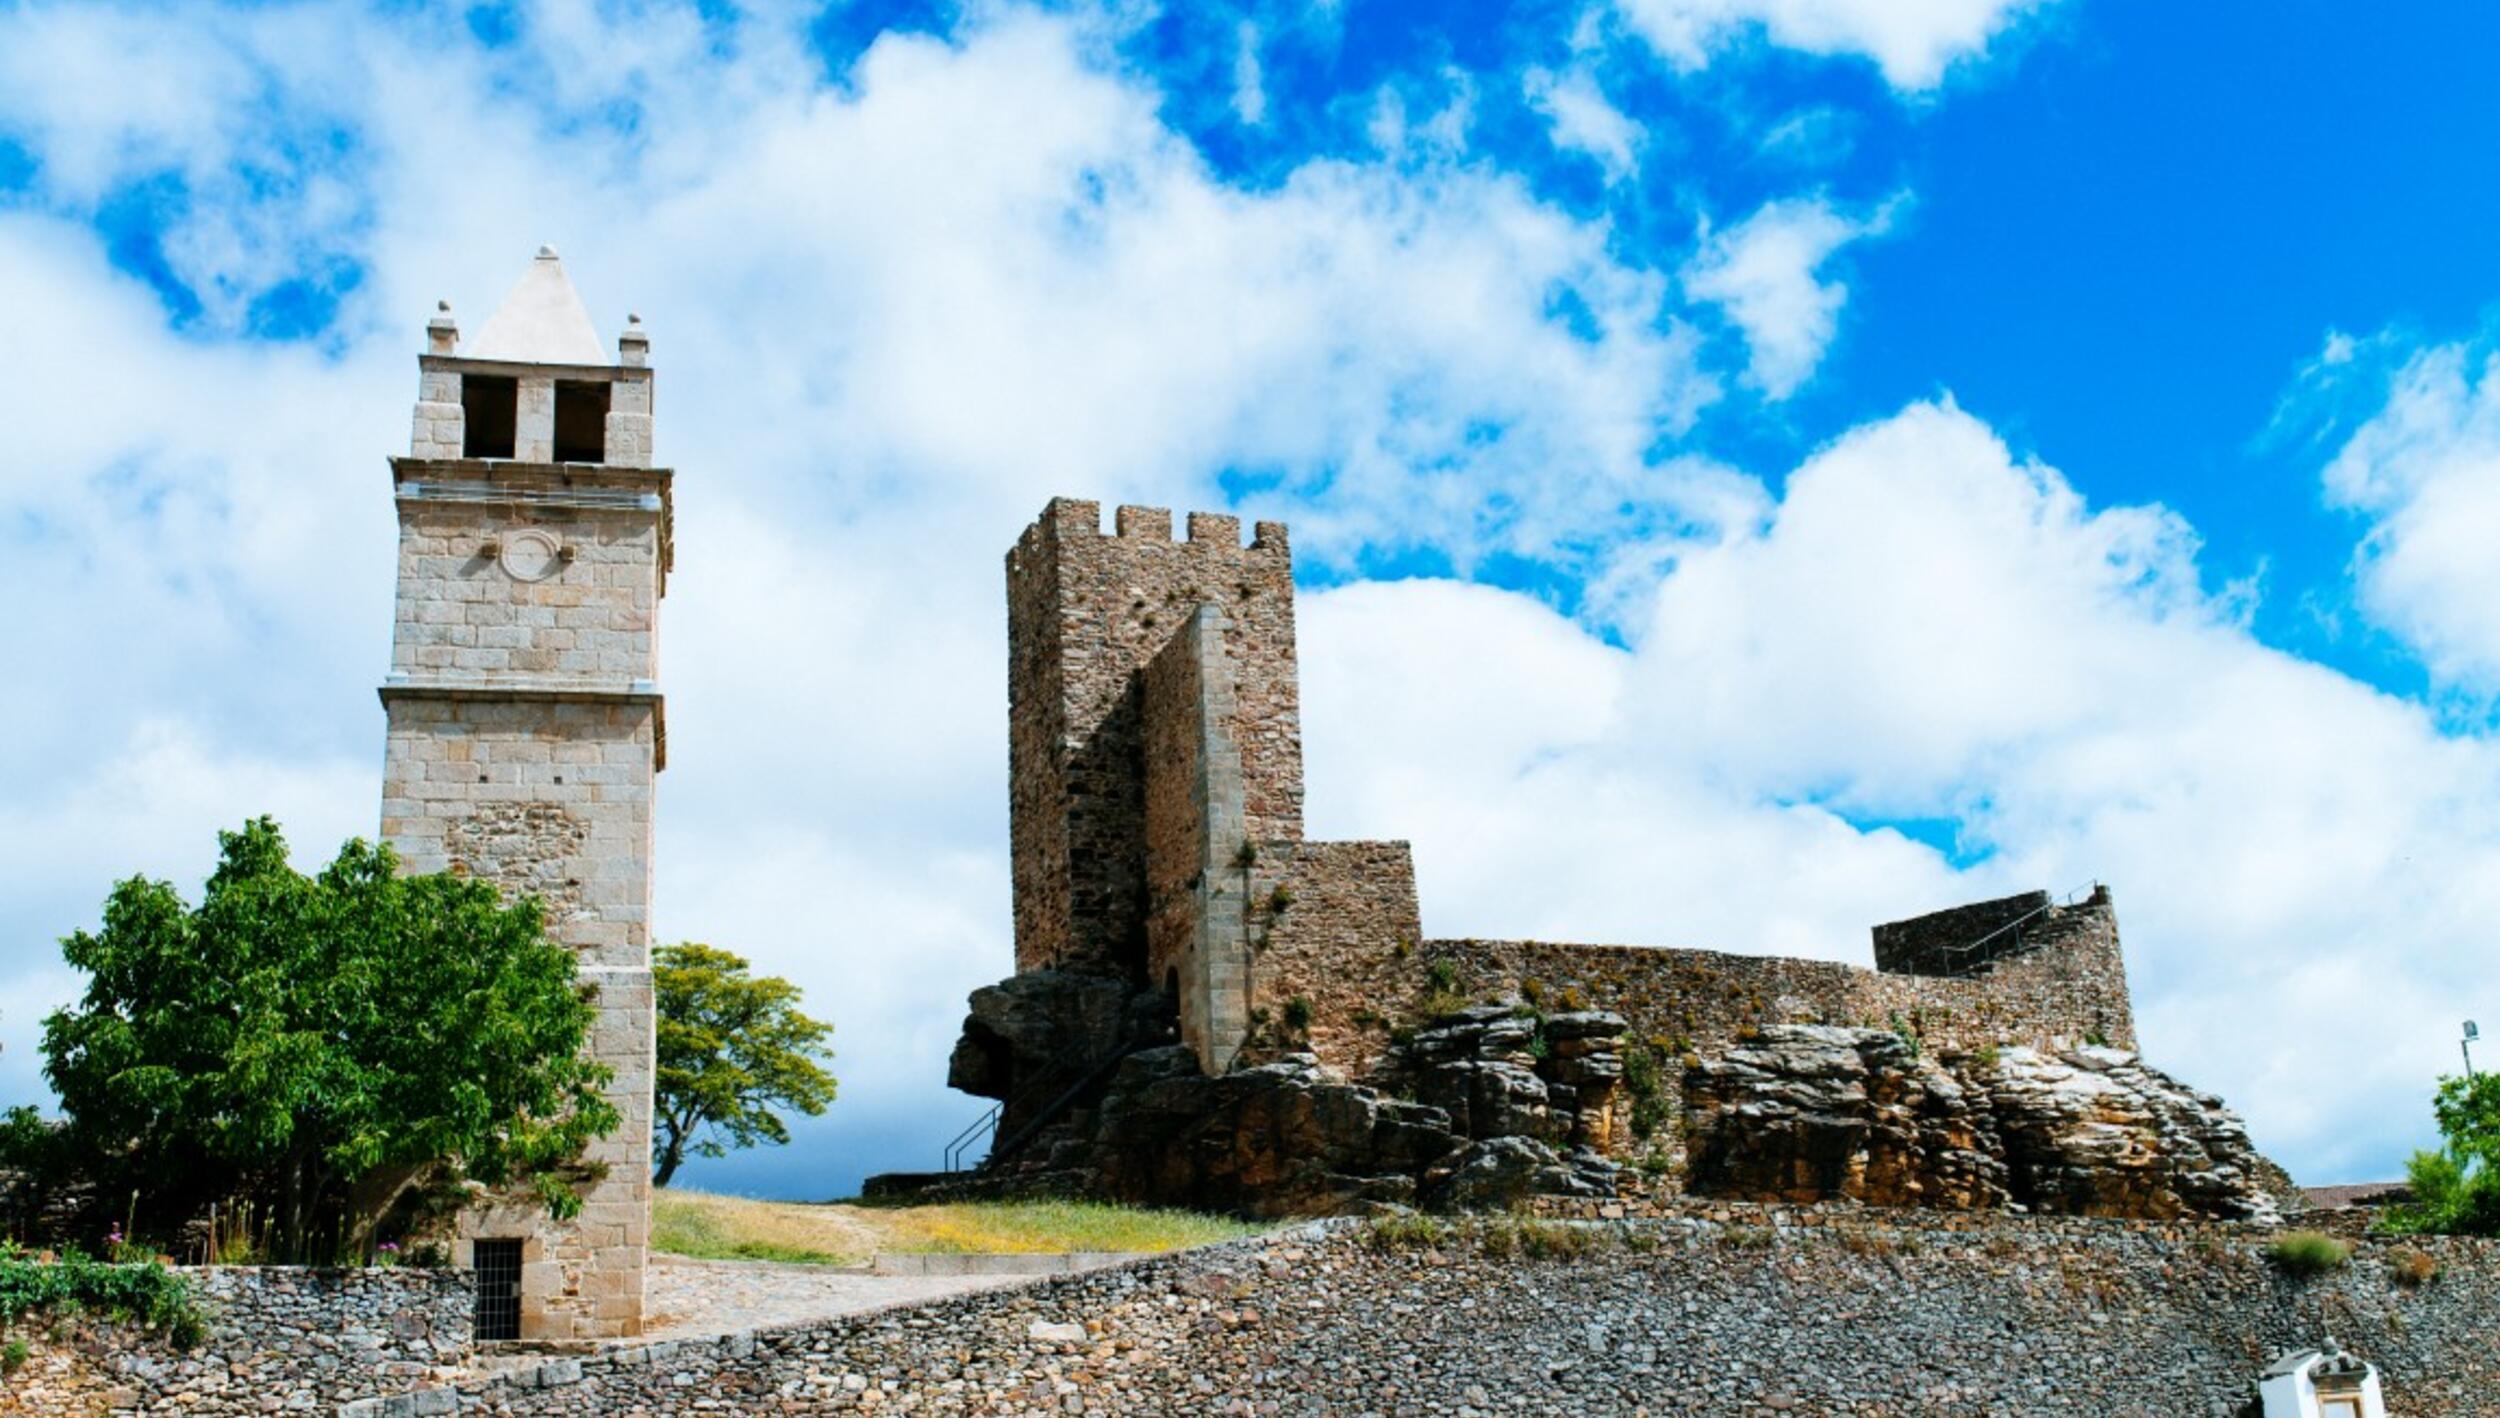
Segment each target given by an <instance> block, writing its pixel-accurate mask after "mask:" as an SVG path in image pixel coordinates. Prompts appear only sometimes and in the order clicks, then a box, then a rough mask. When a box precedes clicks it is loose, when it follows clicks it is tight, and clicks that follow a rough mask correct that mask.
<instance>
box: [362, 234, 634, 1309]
mask: <svg viewBox="0 0 2500 1418" xmlns="http://www.w3.org/2000/svg"><path fill="white" fill-rule="evenodd" d="M426 336H427V338H426V351H425V353H424V354H423V355H421V356H420V357H419V358H418V369H419V393H418V402H417V406H416V416H415V425H414V431H413V436H412V437H411V439H410V445H409V451H408V456H406V457H404V458H393V459H391V487H392V493H393V500H394V502H395V503H396V505H397V507H398V512H399V594H398V600H397V606H396V620H395V624H394V632H393V635H392V644H391V670H390V675H389V678H388V679H386V680H385V681H384V682H383V685H382V691H381V693H382V703H383V706H384V709H385V710H386V712H387V714H388V717H389V741H388V748H387V752H386V757H385V763H384V770H383V786H382V835H383V837H384V838H385V839H387V840H388V841H389V842H390V843H391V845H392V846H393V847H395V848H397V849H398V851H399V854H400V859H401V863H402V865H403V867H404V868H405V869H406V870H408V871H411V872H436V871H450V872H454V873H458V874H463V875H468V876H474V877H478V878H480V879H483V880H486V881H491V882H493V883H495V884H496V885H497V886H500V887H502V888H503V889H504V890H505V891H506V892H507V893H509V894H511V895H514V896H521V895H532V896H536V897H538V898H539V900H540V901H541V902H543V903H544V905H545V907H546V913H547V917H546V919H547V932H548V934H549V936H550V937H552V938H553V939H555V940H558V941H561V942H563V943H564V944H566V945H569V946H571V947H572V948H573V949H574V950H575V951H577V952H578V953H579V955H580V961H581V978H582V980H583V981H584V982H585V983H586V984H587V985H589V986H590V988H591V989H592V990H593V991H594V993H595V998H596V1003H597V1006H598V1011H599V1014H598V1020H597V1023H596V1025H595V1026H594V1032H593V1035H592V1044H591V1047H592V1051H593V1052H594V1053H595V1054H596V1056H597V1057H598V1059H599V1061H600V1062H601V1063H604V1064H606V1065H607V1066H608V1067H609V1068H611V1069H612V1070H614V1071H615V1080H614V1082H613V1083H612V1084H610V1085H609V1089H608V1100H609V1101H610V1102H611V1103H613V1104H615V1106H616V1109H617V1111H618V1113H619V1114H620V1115H621V1116H622V1117H623V1120H624V1121H623V1125H622V1126H621V1127H620V1128H618V1130H617V1131H616V1132H615V1133H614V1134H612V1135H611V1136H609V1137H606V1138H603V1139H601V1140H599V1141H598V1142H596V1143H594V1144H592V1146H591V1148H590V1151H589V1154H588V1155H587V1156H586V1157H585V1158H584V1159H583V1160H584V1161H585V1162H586V1163H588V1164H591V1168H592V1170H593V1171H594V1172H598V1173H599V1174H598V1175H596V1176H595V1178H594V1179H593V1180H591V1181H590V1182H589V1183H588V1184H587V1185H586V1186H584V1187H583V1189H582V1195H583V1205H582V1208H581V1212H580V1214H579V1215H578V1216H577V1217H575V1218H574V1219H572V1220H570V1221H564V1222H557V1221H551V1220H550V1219H549V1218H548V1216H547V1208H546V1206H545V1204H544V1203H543V1202H540V1201H538V1200H537V1199H536V1198H535V1197H530V1196H515V1197H512V1198H508V1199H504V1200H501V1201H497V1202H494V1203H490V1204H486V1205H482V1206H480V1207H479V1208H477V1209H476V1210H473V1211H472V1212H471V1213H469V1214H468V1215H466V1216H464V1217H463V1218H462V1219H461V1226H460V1238H459V1252H460V1253H459V1255H458V1260H459V1262H460V1263H462V1264H474V1265H475V1266H476V1267H477V1270H478V1280H479V1294H480V1303H479V1320H478V1327H479V1334H480V1337H482V1338H489V1339H495V1338H503V1339H550V1340H563V1339H586V1338H605V1337H611V1336H619V1335H631V1334H636V1333H639V1332H640V1331H641V1327H642V1316H643V1256H644V1247H645V1246H646V1244H647V1243H648V1240H649V1232H650V1222H651V1195H650V1175H651V1174H650V1162H651V1085H652V1070H653V1061H652V1048H653V1016H652V985H651V939H650V921H651V834H652V816H651V812H652V789H653V786H654V780H655V778H656V776H657V775H658V773H659V771H660V769H661V768H662V767H664V766H665V765H666V763H667V760H668V736H667V730H666V723H665V720H664V719H663V718H662V713H661V698H660V692H659V687H658V684H657V677H658V664H659V657H658V647H657V635H658V630H659V604H660V598H661V597H662V596H663V595H665V594H666V593H667V590H668V571H669V561H670V553H671V547H670V514H671V504H670V495H669V484H670V473H669V471H668V470H667V469H665V468H655V467H653V466H651V407H652V406H651V370H650V368H649V364H648V355H649V351H650V343H649V340H648V338H647V337H646V336H645V334H644V333H643V330H642V327H641V324H640V322H639V321H638V320H636V319H632V318H629V319H628V322H627V326H626V329H625V332H624V333H623V334H622V335H621V336H620V337H619V338H618V340H617V344H616V357H615V358H614V359H613V360H611V359H609V358H608V354H607V350H606V348H605V347H604V345H603V344H602V342H601V341H600V339H599V336H598V334H597V333H596V331H595V330H594V329H593V328H592V326H591V323H590V317H589V315H588V314H587V313H586V312H585V311H584V310H583V308H582V303H581V299H580V297H579V296H577V295H575V294H574V291H573V287H572V283H571V282H570V281H569V280H567V279H566V277H565V274H564V267H563V265H562V264H561V263H560V262H559V261H558V260H557V258H556V254H555V253H554V252H553V251H550V250H545V249H542V250H540V252H539V253H538V258H537V260H535V261H533V262H532V263H531V265H530V268H529V270H528V272H527V273H526V274H525V275H524V276H523V277H522V278H521V281H520V284H519V285H517V286H515V287H514V289H513V291H512V294H511V295H510V296H509V297H507V298H506V300H505V302H504V305H503V307H502V309H500V310H499V311H497V312H496V314H495V315H494V317H493V318H492V319H490V320H488V321H487V322H486V325H485V327H484V328H483V329H482V330H480V331H479V332H478V334H477V335H476V336H475V337H474V338H473V339H471V340H469V341H467V342H466V343H463V342H462V340H461V338H460V332H459V330H458V328H457V326H456V325H455V324H454V322H453V320H452V317H451V315H450V312H449V310H448V308H446V309H445V310H444V311H443V312H442V313H440V314H438V315H436V316H435V318H434V319H433V321H432V322H431V323H430V324H429V325H428V326H427V330H426ZM602 1168H603V1169H604V1171H600V1170H599V1169H602Z"/></svg>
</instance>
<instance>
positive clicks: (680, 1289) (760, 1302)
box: [643, 1255, 1034, 1340]
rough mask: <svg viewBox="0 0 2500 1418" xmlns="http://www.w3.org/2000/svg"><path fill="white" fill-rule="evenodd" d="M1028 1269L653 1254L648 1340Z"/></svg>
mask: <svg viewBox="0 0 2500 1418" xmlns="http://www.w3.org/2000/svg"><path fill="white" fill-rule="evenodd" d="M1032 1279H1034V1277H1032V1276H1029V1275H870V1274H868V1273H867V1272H866V1271H864V1270H848V1269H842V1268H838V1267H835V1266H828V1265H784V1264H780V1263H777V1262H773V1261H743V1260H740V1261H721V1260H687V1259H685V1258H683V1257H681V1256H667V1255H654V1256H652V1257H651V1269H650V1272H649V1274H648V1276H647V1277H646V1279H645V1281H644V1284H645V1285H646V1286H647V1287H648V1288H647V1289H646V1290H645V1292H644V1294H645V1307H646V1313H647V1314H648V1316H649V1323H648V1324H646V1325H645V1326H644V1329H643V1334H644V1337H645V1339H647V1340H648V1339H685V1338H689V1337H692V1336H696V1335H714V1334H729V1333H733V1332H735V1331H737V1330H742V1329H762V1328H764V1327H766V1326H768V1325H787V1324H802V1323H805V1322H806V1321H808V1320H820V1319H829V1318H832V1317H833V1316H835V1315H854V1314H858V1313H859V1312H860V1311H862V1310H875V1309H882V1308H884V1307H885V1306H887V1305H908V1304H922V1303H926V1302H927V1301H930V1300H943V1299H945V1298H946V1297H947V1296H949V1295H963V1294H969V1293H970V1292H972V1291H975V1290H995V1289H998V1288H999V1287H1000V1286H1004V1285H1017V1284H1023V1283H1025V1282H1028V1281H1030V1280H1032Z"/></svg>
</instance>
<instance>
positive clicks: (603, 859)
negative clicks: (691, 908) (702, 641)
mask: <svg viewBox="0 0 2500 1418" xmlns="http://www.w3.org/2000/svg"><path fill="white" fill-rule="evenodd" d="M384 697H385V698H386V700H387V701H388V702H389V706H390V727H389V732H388V738H387V740H386V743H385V747H384V752H383V767H382V835H383V836H384V837H385V838H387V839H388V840H389V841H390V843H391V845H392V846H393V847H395V848H397V849H398V851H399V855H400V860H401V863H402V865H403V866H404V867H405V868H406V869H407V870H409V871H412V872H434V871H460V872H466V873H468V874H470V875H474V876H479V877H483V878H485V879H487V880H490V881H493V882H495V883H496V884H497V885H499V886H502V887H504V888H505V889H507V890H509V891H513V892H515V893H519V892H529V891H537V892H540V893H541V894H542V895H544V896H545V897H546V899H547V901H548V903H549V906H550V908H551V909H550V911H549V913H548V921H547V928H548V932H549V933H550V934H551V935H553V936H555V937H556V938H557V939H559V940H561V941H563V942H564V943H565V944H567V945H570V946H572V947H573V948H574V949H575V950H577V951H579V952H581V956H582V963H583V965H584V966H586V967H592V968H629V969H630V968H640V967H643V966H647V965H648V964H649V961H650V956H649V940H648V937H649V933H650V914H649V912H650V871H651V837H652V798H653V789H654V783H653V773H654V768H653V762H654V759H655V757H656V755H657V752H658V743H657V735H658V732H659V715H658V707H657V705H656V704H655V703H652V702H650V701H649V700H648V699H646V700H642V701H626V702H617V701H588V702H582V701H566V700H562V699H558V698H555V697H553V696H548V697H544V698H540V699H526V698H512V697H508V696H505V695H502V694H491V695H488V696H486V697H469V696H466V695H464V694H462V693H460V692H459V691H439V692H438V691H411V690H404V689H394V690H385V691H384Z"/></svg>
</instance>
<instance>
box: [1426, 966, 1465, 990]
mask: <svg viewBox="0 0 2500 1418" xmlns="http://www.w3.org/2000/svg"><path fill="white" fill-rule="evenodd" d="M1424 978H1425V979H1427V980H1429V981H1431V982H1432V988H1433V990H1434V991H1435V992H1436V993H1440V994H1455V993H1457V991H1458V962H1457V961H1455V960H1435V961H1433V962H1432V963H1431V964H1430V965H1427V966H1425V967H1424Z"/></svg>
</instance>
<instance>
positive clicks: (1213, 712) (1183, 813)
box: [1139, 605, 1250, 1074]
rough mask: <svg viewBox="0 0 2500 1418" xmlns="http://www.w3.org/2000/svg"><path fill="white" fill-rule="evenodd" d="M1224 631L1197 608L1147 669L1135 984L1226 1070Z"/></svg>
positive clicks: (1239, 1000) (1233, 1035) (1233, 989)
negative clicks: (1153, 990)
mask: <svg viewBox="0 0 2500 1418" xmlns="http://www.w3.org/2000/svg"><path fill="white" fill-rule="evenodd" d="M1228 628H1229V623H1228V622H1227V621H1226V620H1225V618H1224V614H1223V612H1221V611H1219V610H1217V609H1216V608H1215V607H1214V606H1212V605H1202V606H1199V607H1198V608H1197V609H1196V610H1194V611H1192V612H1190V613H1189V615H1188V616H1187V617H1186V618H1185V619H1184V620H1183V621H1182V623H1181V627H1180V629H1179V631H1178V632H1177V633H1175V634H1174V635H1173V637H1172V640H1171V643H1170V644H1168V645H1166V646H1165V647H1164V648H1163V653H1161V654H1159V655H1157V656H1156V657H1155V658H1154V661H1153V662H1152V663H1151V664H1149V665H1148V666H1147V668H1146V671H1145V674H1144V676H1143V683H1142V685H1141V687H1140V691H1139V693H1140V696H1141V705H1142V711H1143V737H1144V748H1145V767H1146V784H1145V793H1144V797H1145V812H1146V889H1147V919H1146V969H1145V975H1146V979H1147V980H1148V981H1149V982H1150V983H1152V984H1153V985H1155V986H1156V987H1158V988H1161V989H1163V990H1164V991H1165V992H1166V993H1168V994H1170V995H1171V996H1172V998H1173V1001H1174V1003H1175V1005H1176V1007H1177V1009H1178V1011H1179V1015H1180V1030H1181V1042H1183V1043H1185V1044H1187V1045H1188V1046H1189V1047H1190V1049H1191V1051H1192V1052H1194V1053H1196V1054H1197V1056H1198V1062H1199V1066H1200V1067H1201V1068H1203V1069H1204V1070H1205V1071H1206V1072H1208V1073H1210V1074H1216V1073H1222V1072H1223V1071H1224V1070H1225V1069H1226V1068H1229V1067H1231V1065H1232V1061H1233V1056H1234V1055H1235V1054H1236V1053H1237V1052H1238V1051H1239V1050H1240V1047H1241V1041H1242V1036H1243V1033H1244V1031H1245V1029H1246V1027H1247V1025H1248V1014H1249V1008H1250V999H1249V995H1250V978H1249V954H1248V943H1247V940H1246V939H1245V936H1246V930H1245V926H1246V917H1245V911H1244V907H1245V904H1246V900H1247V892H1246V886H1245V881H1246V877H1247V873H1246V872H1245V871H1244V870H1243V867H1245V866H1246V865H1247V864H1246V863H1244V862H1242V861H1240V860H1239V855H1240V853H1241V852H1242V850H1243V848H1244V846H1245V845H1246V844H1247V842H1248V841H1249V839H1248V837H1246V836H1245V835H1244V833H1245V831H1246V828H1245V825H1244V818H1245V813H1246V809H1245V806H1244V802H1243V783H1242V770H1241V749H1240V746H1239V745H1238V744H1237V743H1235V742H1234V739H1233V725H1234V722H1235V720H1236V718H1237V717H1238V706H1237V704H1236V702H1235V691H1234V683H1235V679H1234V665H1233V660H1232V657H1231V656H1230V655H1229V654H1227V653H1226V648H1225V635H1226V631H1227V629H1228Z"/></svg>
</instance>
